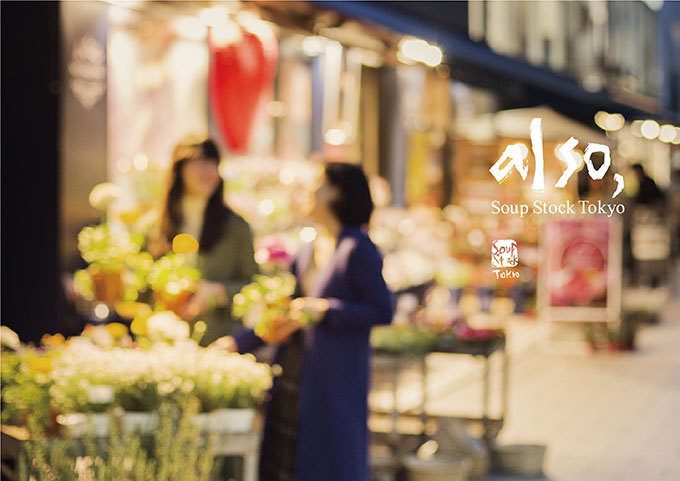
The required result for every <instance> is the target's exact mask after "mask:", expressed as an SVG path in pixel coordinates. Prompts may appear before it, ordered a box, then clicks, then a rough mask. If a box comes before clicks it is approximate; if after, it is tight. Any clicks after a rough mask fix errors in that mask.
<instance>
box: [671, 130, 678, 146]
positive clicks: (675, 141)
mask: <svg viewBox="0 0 680 481" xmlns="http://www.w3.org/2000/svg"><path fill="white" fill-rule="evenodd" d="M671 143H672V144H673V145H678V144H680V127H676V128H675V139H674V140H672V141H671Z"/></svg>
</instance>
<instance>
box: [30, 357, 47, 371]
mask: <svg viewBox="0 0 680 481" xmlns="http://www.w3.org/2000/svg"><path fill="white" fill-rule="evenodd" d="M28 367H29V369H30V370H31V371H33V372H42V373H45V374H46V373H48V372H50V371H51V370H52V360H51V359H49V358H47V357H36V358H35V359H31V360H30V361H29V362H28Z"/></svg>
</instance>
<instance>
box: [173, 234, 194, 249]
mask: <svg viewBox="0 0 680 481" xmlns="http://www.w3.org/2000/svg"><path fill="white" fill-rule="evenodd" d="M197 250H198V241H197V240H196V239H194V238H193V237H192V236H191V235H189V234H177V235H176V236H175V237H174V239H172V251H173V252H174V253H175V254H190V253H192V252H196V251H197Z"/></svg>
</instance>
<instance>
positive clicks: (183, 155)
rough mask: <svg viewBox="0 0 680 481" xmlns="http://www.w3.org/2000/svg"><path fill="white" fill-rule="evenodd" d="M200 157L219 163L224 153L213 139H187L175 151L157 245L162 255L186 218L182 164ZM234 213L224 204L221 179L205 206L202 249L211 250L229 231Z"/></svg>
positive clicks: (200, 247)
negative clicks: (228, 224)
mask: <svg viewBox="0 0 680 481" xmlns="http://www.w3.org/2000/svg"><path fill="white" fill-rule="evenodd" d="M199 157H204V158H206V159H208V160H212V161H214V162H215V164H219V162H220V153H219V151H218V149H217V145H216V144H215V142H214V141H212V140H211V139H206V140H203V141H192V140H187V141H184V142H180V143H179V144H178V145H177V147H175V150H174V151H173V153H172V167H171V170H170V176H169V181H168V190H167V194H166V196H165V203H164V205H163V211H162V212H163V213H162V216H161V222H160V233H159V237H160V239H159V241H160V242H159V244H160V245H159V246H158V247H157V248H156V251H158V253H159V254H162V253H163V251H165V252H167V251H168V250H169V249H170V245H171V244H172V239H173V237H175V236H176V235H177V234H179V228H180V226H181V225H182V222H183V220H184V219H183V215H182V196H183V195H184V179H183V178H182V167H183V166H184V164H186V163H187V162H188V161H190V160H193V159H196V158H199ZM231 213H232V211H231V209H230V208H229V207H228V206H227V205H225V203H224V186H223V183H222V181H221V180H220V182H219V183H218V185H217V188H216V189H215V192H213V193H212V195H211V196H210V198H209V199H208V203H207V204H206V206H205V211H204V214H203V228H202V230H201V238H200V239H198V243H199V252H202V253H204V252H209V251H210V250H211V249H212V248H213V247H214V246H215V244H216V243H217V242H218V241H219V240H220V238H221V237H222V236H223V235H224V233H225V229H226V224H227V220H228V218H229V216H230V215H231Z"/></svg>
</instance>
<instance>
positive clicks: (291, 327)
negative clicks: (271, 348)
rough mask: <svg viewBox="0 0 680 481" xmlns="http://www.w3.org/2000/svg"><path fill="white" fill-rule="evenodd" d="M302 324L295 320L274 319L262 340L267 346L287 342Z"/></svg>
mask: <svg viewBox="0 0 680 481" xmlns="http://www.w3.org/2000/svg"><path fill="white" fill-rule="evenodd" d="M301 327H303V326H302V324H301V323H300V322H298V320H296V319H292V318H290V319H286V318H281V319H275V320H274V321H273V322H272V325H271V327H270V328H269V329H268V330H267V332H266V333H264V335H263V336H262V340H263V341H264V342H266V343H267V344H280V343H283V342H287V341H288V339H289V338H290V336H291V334H293V333H294V332H295V331H297V330H298V329H300V328H301Z"/></svg>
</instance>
